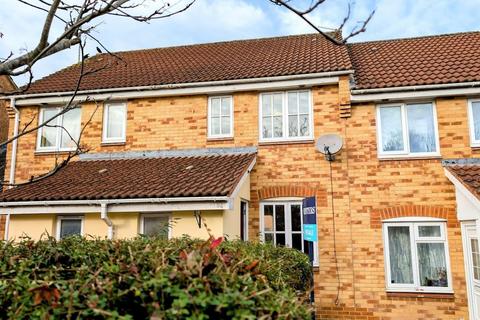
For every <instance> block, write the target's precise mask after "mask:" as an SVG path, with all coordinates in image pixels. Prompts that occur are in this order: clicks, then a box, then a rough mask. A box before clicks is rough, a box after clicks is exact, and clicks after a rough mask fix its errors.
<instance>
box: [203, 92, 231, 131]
mask: <svg viewBox="0 0 480 320" xmlns="http://www.w3.org/2000/svg"><path fill="white" fill-rule="evenodd" d="M232 137H233V97H232V96H221V97H209V98H208V138H213V139H214V138H232Z"/></svg>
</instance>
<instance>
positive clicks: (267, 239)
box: [265, 233, 273, 243]
mask: <svg viewBox="0 0 480 320" xmlns="http://www.w3.org/2000/svg"><path fill="white" fill-rule="evenodd" d="M265 242H267V243H273V234H272V233H265Z"/></svg>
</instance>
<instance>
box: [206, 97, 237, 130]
mask: <svg viewBox="0 0 480 320" xmlns="http://www.w3.org/2000/svg"><path fill="white" fill-rule="evenodd" d="M212 99H229V100H230V133H225V134H222V133H220V134H213V133H212ZM233 108H234V106H233V96H232V95H225V96H211V97H208V112H207V126H208V128H207V138H208V139H224V138H233V124H234V122H233ZM221 109H222V108H221V104H220V114H221ZM221 131H222V117H221V116H220V132H221Z"/></svg>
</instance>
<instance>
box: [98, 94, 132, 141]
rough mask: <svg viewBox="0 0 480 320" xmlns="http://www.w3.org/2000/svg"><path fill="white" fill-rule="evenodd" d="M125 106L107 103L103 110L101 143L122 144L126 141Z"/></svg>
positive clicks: (123, 104)
mask: <svg viewBox="0 0 480 320" xmlns="http://www.w3.org/2000/svg"><path fill="white" fill-rule="evenodd" d="M126 127H127V105H126V104H125V103H109V104H106V105H105V106H104V109H103V142H104V143H122V142H125V140H126V135H125V132H126Z"/></svg>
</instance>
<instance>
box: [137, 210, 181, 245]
mask: <svg viewBox="0 0 480 320" xmlns="http://www.w3.org/2000/svg"><path fill="white" fill-rule="evenodd" d="M156 217H164V218H167V219H168V235H167V237H168V239H169V240H170V239H171V238H172V228H173V226H172V224H171V223H172V215H171V214H170V213H168V212H160V213H143V214H141V215H140V230H139V234H141V235H143V234H145V218H156Z"/></svg>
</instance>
